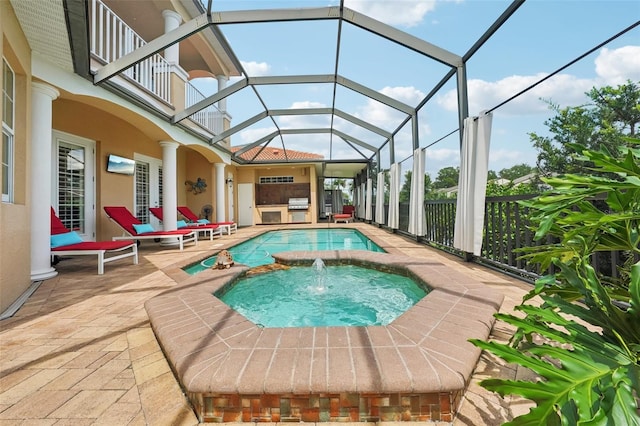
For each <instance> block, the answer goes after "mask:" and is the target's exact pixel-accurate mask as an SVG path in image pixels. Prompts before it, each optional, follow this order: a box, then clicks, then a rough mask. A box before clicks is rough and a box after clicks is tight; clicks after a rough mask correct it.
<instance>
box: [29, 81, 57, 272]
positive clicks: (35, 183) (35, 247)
mask: <svg viewBox="0 0 640 426" xmlns="http://www.w3.org/2000/svg"><path fill="white" fill-rule="evenodd" d="M58 96H60V92H58V90H56V89H55V88H54V87H52V86H49V85H47V84H42V83H35V82H34V83H31V166H30V169H31V280H32V281H41V280H46V279H48V278H52V277H55V276H56V275H58V273H57V272H56V270H55V269H54V268H52V267H51V241H50V237H51V183H50V182H51V128H52V120H53V101H54V100H55V99H56V98H57V97H58Z"/></svg>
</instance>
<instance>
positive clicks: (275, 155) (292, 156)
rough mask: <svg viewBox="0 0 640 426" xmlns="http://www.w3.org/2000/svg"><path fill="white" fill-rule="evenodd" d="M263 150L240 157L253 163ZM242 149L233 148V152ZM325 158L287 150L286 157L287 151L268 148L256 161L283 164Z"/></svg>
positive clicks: (255, 149) (249, 151)
mask: <svg viewBox="0 0 640 426" xmlns="http://www.w3.org/2000/svg"><path fill="white" fill-rule="evenodd" d="M261 148H262V147H260V146H257V147H254V148H251V149H249V150H248V151H246V152H243V153H242V154H241V155H240V157H241V158H243V159H245V160H247V161H251V160H252V159H253V157H254V156H255V155H256V154H258V152H260V149H261ZM240 149H242V147H241V146H236V147H232V148H231V152H236V151H239V150H240ZM323 158H324V156H323V155H319V154H313V153H311V152H304V151H294V150H293V149H287V151H286V156H285V151H284V150H283V149H281V148H270V147H267V148H265V149H263V150H262V152H260V153H259V154H258V156H257V157H256V158H255V161H278V162H282V161H287V160H321V159H323Z"/></svg>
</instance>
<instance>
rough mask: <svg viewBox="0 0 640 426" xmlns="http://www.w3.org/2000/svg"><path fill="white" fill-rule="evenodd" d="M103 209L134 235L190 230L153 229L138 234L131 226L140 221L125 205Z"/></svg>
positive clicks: (180, 233) (184, 233) (159, 234)
mask: <svg viewBox="0 0 640 426" xmlns="http://www.w3.org/2000/svg"><path fill="white" fill-rule="evenodd" d="M104 211H105V212H106V213H107V215H109V217H110V218H111V219H113V220H114V221H115V222H116V223H117V224H118V225H120V227H122V229H124V230H125V231H127V232H128V233H129V234H131V235H133V236H134V237H135V236H145V237H147V236H153V235H158V236H161V235H187V234H190V233H191V232H192V231H190V230H184V229H182V230H181V229H177V230H175V231H154V232H144V233H142V234H138V233H137V232H136V230H135V229H134V228H133V225H134V224H136V225H141V224H142V222H140V221H139V220H138V219H137V218H136V217H135V216H134V215H132V214H131V212H130V211H129V210H128V209H127V208H126V207H120V206H106V207H105V208H104Z"/></svg>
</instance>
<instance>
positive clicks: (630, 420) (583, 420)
mask: <svg viewBox="0 0 640 426" xmlns="http://www.w3.org/2000/svg"><path fill="white" fill-rule="evenodd" d="M627 142H628V143H629V147H628V148H627V147H621V148H620V153H619V154H620V155H617V154H618V153H616V155H611V154H610V153H609V152H607V151H606V150H601V151H594V150H587V149H584V148H582V147H580V146H578V145H574V146H573V147H572V149H574V150H575V151H576V152H581V153H582V155H581V156H580V157H579V160H580V161H585V162H588V163H589V164H590V165H591V169H592V171H593V175H565V176H561V177H556V178H552V179H545V182H546V183H547V184H549V185H550V186H551V188H552V189H551V190H550V191H548V192H547V193H544V194H542V195H540V196H538V197H536V198H533V199H532V200H529V201H526V202H523V203H522V204H523V205H526V206H527V207H529V208H530V209H531V211H532V212H533V213H534V214H533V218H532V221H533V223H534V224H535V225H536V227H537V229H536V236H537V237H538V238H543V237H547V236H551V237H553V238H554V239H555V240H556V241H557V242H556V243H550V244H544V245H541V246H539V247H534V248H530V249H526V250H525V251H524V253H525V254H524V256H526V257H529V258H530V259H532V260H533V261H536V262H539V263H540V264H541V265H542V266H543V269H544V267H545V266H549V265H554V266H555V268H556V272H555V273H553V274H550V275H547V276H543V277H541V278H539V279H538V280H537V281H536V285H535V288H534V289H533V290H532V291H531V292H529V293H528V294H527V295H526V296H525V297H524V299H523V301H522V304H521V305H519V306H517V307H516V310H517V311H519V312H520V315H512V314H497V315H496V318H498V319H499V320H502V321H505V322H506V323H508V324H511V325H513V326H515V327H516V332H515V333H514V336H513V337H512V339H511V340H510V342H508V343H507V344H503V343H499V342H492V341H487V342H485V341H480V340H472V342H473V343H474V344H475V345H477V346H478V347H480V348H482V349H485V350H487V351H489V352H491V353H493V354H495V355H497V356H498V357H500V358H502V359H504V360H505V361H507V362H513V363H516V364H519V365H521V366H523V367H526V368H528V369H530V370H532V371H533V372H535V373H536V374H537V375H538V376H539V380H538V381H536V382H530V381H514V380H504V379H488V380H484V381H482V382H481V383H480V384H481V385H482V386H483V387H485V388H487V389H489V390H492V391H495V392H498V393H499V394H500V395H502V396H505V395H508V394H515V395H520V396H522V397H524V398H527V399H530V400H532V401H534V402H535V403H536V406H535V407H534V408H532V409H531V410H530V411H529V412H528V413H527V414H524V415H522V416H519V417H516V418H515V419H513V420H512V421H511V422H509V423H507V424H509V425H534V424H535V425H560V424H562V425H576V424H585V425H586V424H589V425H625V426H628V425H640V414H639V413H640V409H639V401H640V399H639V398H640V262H639V261H638V259H640V166H639V164H640V150H639V149H638V148H635V147H634V144H637V143H638V141H637V140H631V139H627ZM635 146H637V145H635ZM603 176H606V177H603ZM597 197H600V198H603V202H604V204H605V205H604V207H602V208H598V207H596V205H595V204H594V202H593V199H594V198H597ZM611 250H621V251H624V252H626V253H627V254H628V258H629V259H631V260H630V261H628V262H627V263H626V264H625V265H622V266H621V278H620V279H617V280H613V279H610V278H607V277H602V276H598V274H596V272H595V270H594V268H593V267H592V266H591V260H590V258H591V256H592V255H593V254H594V253H597V252H599V251H611ZM536 296H538V297H539V299H540V300H541V304H536V303H533V300H532V299H533V298H534V297H536Z"/></svg>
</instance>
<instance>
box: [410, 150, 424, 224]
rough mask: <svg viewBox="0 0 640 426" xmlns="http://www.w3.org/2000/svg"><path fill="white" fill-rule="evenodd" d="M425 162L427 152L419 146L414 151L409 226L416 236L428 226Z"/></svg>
mask: <svg viewBox="0 0 640 426" xmlns="http://www.w3.org/2000/svg"><path fill="white" fill-rule="evenodd" d="M424 164H425V152H424V150H423V149H422V148H418V149H416V150H415V151H413V170H412V172H411V194H410V195H409V228H408V231H409V233H410V234H413V235H416V236H423V235H424V231H425V228H426V219H425V217H424Z"/></svg>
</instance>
